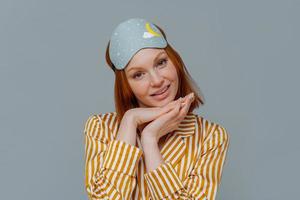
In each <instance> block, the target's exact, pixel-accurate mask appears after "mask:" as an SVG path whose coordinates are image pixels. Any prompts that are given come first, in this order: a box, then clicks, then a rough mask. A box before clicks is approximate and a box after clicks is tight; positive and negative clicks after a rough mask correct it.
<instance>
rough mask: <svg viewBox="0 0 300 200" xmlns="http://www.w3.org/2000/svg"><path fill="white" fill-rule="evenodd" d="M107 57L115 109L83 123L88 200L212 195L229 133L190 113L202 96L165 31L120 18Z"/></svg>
mask: <svg viewBox="0 0 300 200" xmlns="http://www.w3.org/2000/svg"><path fill="white" fill-rule="evenodd" d="M106 60H107V63H108V65H109V66H110V67H111V68H112V70H113V71H114V73H115V77H116V79H115V107H116V112H109V113H101V114H94V115H91V116H90V117H89V118H88V119H87V121H86V122H85V127H84V133H85V187H86V191H87V194H88V196H89V199H93V200H96V199H207V200H214V199H215V196H216V193H217V188H218V186H219V184H220V181H221V175H222V168H223V164H224V161H225V158H226V153H227V150H228V145H229V136H228V133H227V132H226V130H225V128H224V127H222V126H221V125H219V124H217V123H214V122H211V121H209V120H206V119H204V118H203V117H201V116H198V115H196V114H194V113H193V110H194V109H195V108H197V107H199V105H200V104H201V105H203V104H204V99H203V97H202V96H201V95H200V90H199V89H198V87H197V86H196V84H195V82H194V81H193V79H192V78H191V76H190V75H189V73H188V71H187V69H186V68H185V66H184V63H183V61H182V60H181V58H180V56H179V55H178V53H177V52H176V51H175V50H174V49H173V48H172V47H171V46H170V44H168V42H167V40H166V35H165V33H164V31H163V30H162V29H161V28H160V27H158V26H157V25H155V24H153V23H151V22H149V21H147V20H145V19H141V18H132V19H129V20H126V21H124V22H122V23H120V24H119V25H118V26H117V27H116V28H115V30H114V31H113V34H112V36H111V38H110V41H109V43H108V46H107V50H106Z"/></svg>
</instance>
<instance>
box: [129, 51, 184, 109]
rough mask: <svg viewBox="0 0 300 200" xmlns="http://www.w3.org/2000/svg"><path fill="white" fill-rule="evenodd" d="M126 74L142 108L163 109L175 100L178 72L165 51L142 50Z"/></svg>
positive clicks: (130, 64) (131, 62)
mask: <svg viewBox="0 0 300 200" xmlns="http://www.w3.org/2000/svg"><path fill="white" fill-rule="evenodd" d="M125 74H126V77H127V80H128V82H129V85H130V87H131V89H132V91H133V93H134V95H135V96H136V98H137V100H138V103H139V106H140V107H158V106H159V107H161V106H164V105H166V104H168V103H169V102H171V101H173V100H174V99H175V96H176V93H177V90H178V76H177V71H176V68H175V66H174V64H173V63H172V61H171V59H169V57H168V55H167V53H166V52H165V50H164V49H156V48H145V49H141V50H140V51H138V52H137V53H136V54H135V55H134V56H133V57H132V59H131V60H130V62H129V63H128V66H127V67H126V68H125ZM165 89H167V90H165ZM164 91H165V92H164ZM161 92H163V93H161Z"/></svg>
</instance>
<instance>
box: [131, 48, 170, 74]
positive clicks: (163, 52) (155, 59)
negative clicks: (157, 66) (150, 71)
mask: <svg viewBox="0 0 300 200" xmlns="http://www.w3.org/2000/svg"><path fill="white" fill-rule="evenodd" d="M163 53H165V52H164V51H162V52H160V53H158V54H157V56H156V57H155V58H154V61H153V63H155V62H156V60H157V59H158V57H159V56H160V55H161V54H163ZM133 69H142V67H132V68H130V69H129V70H128V72H130V71H131V70H133Z"/></svg>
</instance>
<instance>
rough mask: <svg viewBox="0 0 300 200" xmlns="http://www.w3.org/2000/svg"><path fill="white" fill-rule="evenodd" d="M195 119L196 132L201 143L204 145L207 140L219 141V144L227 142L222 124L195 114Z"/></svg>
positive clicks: (226, 135) (226, 132) (227, 134)
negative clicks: (197, 131)
mask: <svg viewBox="0 0 300 200" xmlns="http://www.w3.org/2000/svg"><path fill="white" fill-rule="evenodd" d="M195 117H196V119H197V124H198V130H199V134H200V135H201V138H202V142H204V143H205V142H206V141H209V140H214V141H219V143H224V142H228V140H229V133H228V130H227V129H226V128H225V127H224V126H223V124H221V123H219V122H218V121H214V120H211V119H208V118H205V117H203V116H201V115H198V114H195Z"/></svg>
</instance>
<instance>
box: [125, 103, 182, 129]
mask: <svg viewBox="0 0 300 200" xmlns="http://www.w3.org/2000/svg"><path fill="white" fill-rule="evenodd" d="M181 99H182V98H178V99H177V100H175V101H172V102H170V103H168V104H167V105H165V106H163V107H150V108H142V107H138V108H133V109H130V110H128V111H127V112H126V113H125V115H126V116H125V117H126V118H131V119H133V121H134V124H135V126H136V127H137V126H139V125H143V124H145V123H149V122H151V121H153V120H154V119H156V118H158V117H159V116H161V115H163V114H165V113H168V112H170V111H171V110H172V109H173V108H174V107H175V105H176V102H178V101H180V100H181Z"/></svg>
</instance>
